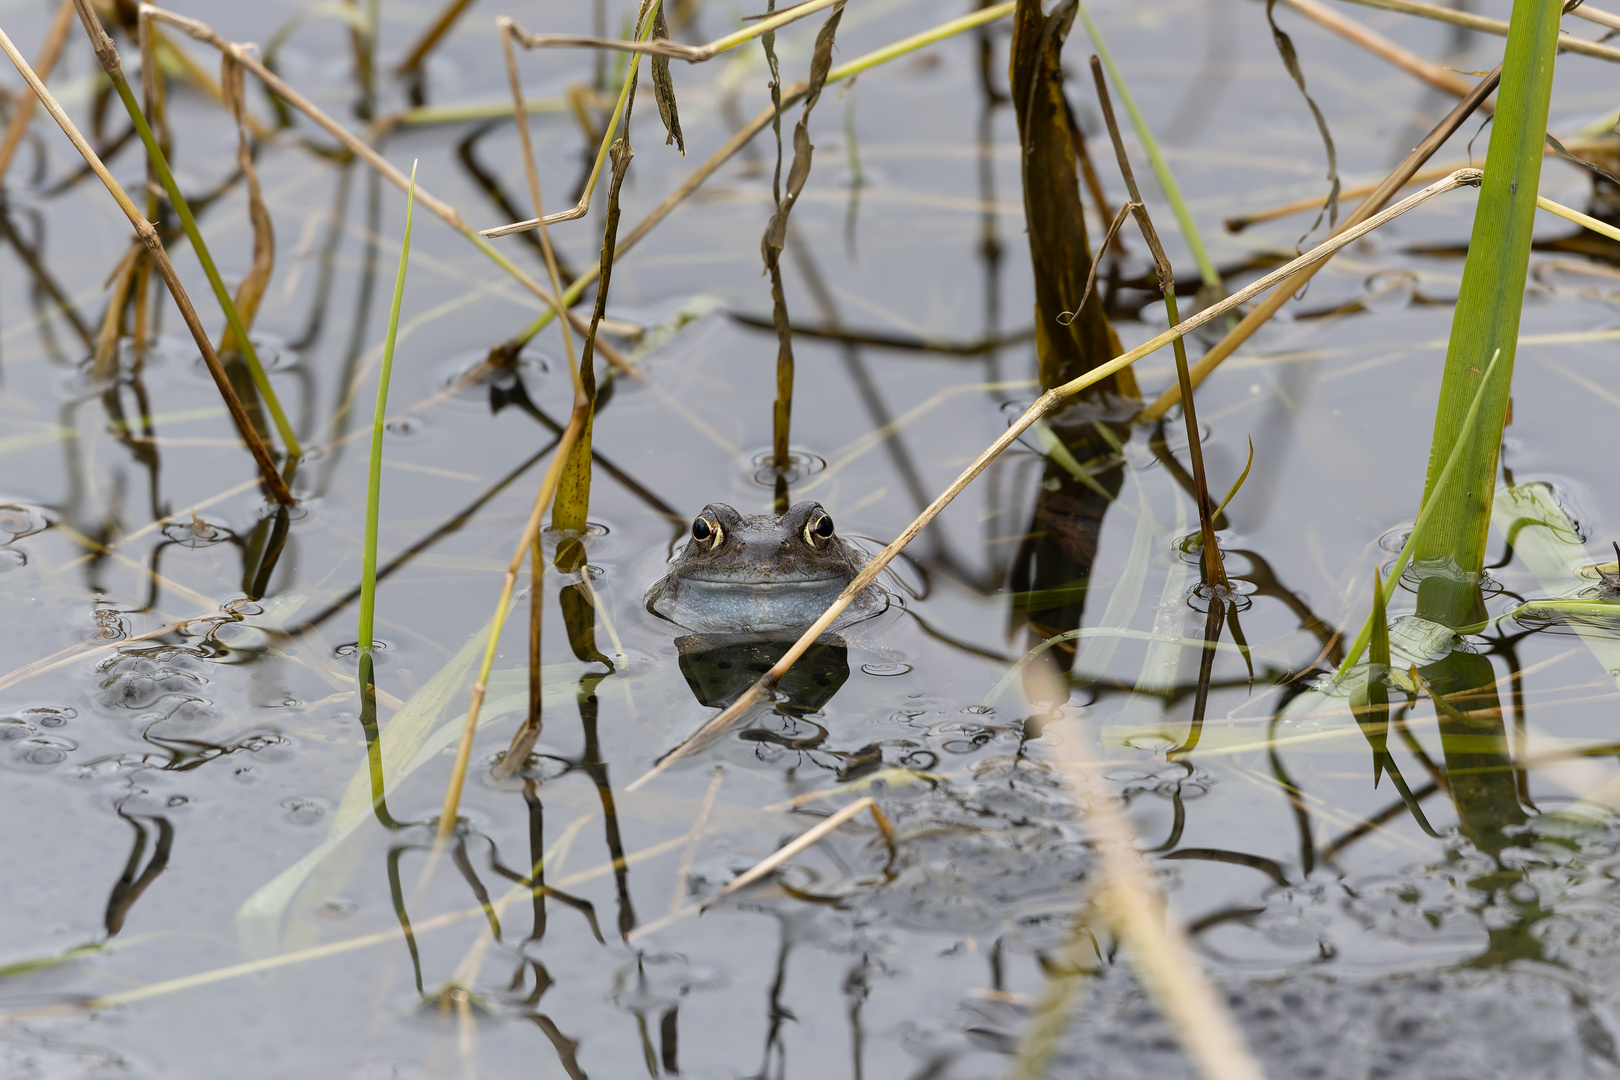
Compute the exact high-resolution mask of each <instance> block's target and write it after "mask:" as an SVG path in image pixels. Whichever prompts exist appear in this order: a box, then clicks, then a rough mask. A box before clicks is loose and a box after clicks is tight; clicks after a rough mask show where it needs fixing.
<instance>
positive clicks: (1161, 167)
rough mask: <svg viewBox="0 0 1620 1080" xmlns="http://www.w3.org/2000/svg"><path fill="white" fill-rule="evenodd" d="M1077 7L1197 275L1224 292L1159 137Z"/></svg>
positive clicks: (1085, 14) (1082, 9)
mask: <svg viewBox="0 0 1620 1080" xmlns="http://www.w3.org/2000/svg"><path fill="white" fill-rule="evenodd" d="M1076 6H1077V7H1078V9H1079V12H1080V19H1081V21H1082V22H1084V23H1085V24H1086V33H1088V34H1090V35H1091V43H1092V44H1093V45H1094V46H1096V48H1097V57H1098V58H1099V59H1100V60H1102V62H1103V66H1104V67H1105V68H1107V69H1108V78H1109V81H1110V82H1112V83H1113V84H1114V90H1115V92H1116V93H1118V94H1119V100H1120V101H1121V102H1122V103H1123V104H1124V106H1125V111H1126V112H1128V113H1130V115H1131V126H1132V127H1134V128H1135V129H1136V137H1137V138H1138V139H1140V140H1142V150H1143V151H1144V152H1145V153H1146V154H1147V156H1148V161H1149V163H1151V164H1152V166H1153V175H1154V176H1155V177H1157V178H1158V181H1159V188H1160V190H1161V191H1163V192H1164V198H1165V201H1166V202H1168V203H1169V204H1170V212H1171V213H1173V214H1175V216H1176V224H1178V225H1180V226H1181V239H1182V241H1183V242H1184V243H1185V244H1186V245H1187V251H1188V252H1190V253H1191V254H1192V257H1193V262H1194V263H1196V264H1197V265H1198V276H1199V278H1200V279H1202V280H1203V282H1204V284H1205V286H1207V287H1208V288H1210V289H1211V290H1215V291H1217V292H1222V291H1224V290H1225V286H1224V284H1223V283H1222V281H1221V275H1220V271H1218V270H1216V269H1215V264H1214V263H1213V262H1211V261H1210V258H1209V252H1208V251H1207V250H1205V248H1204V238H1203V237H1202V236H1201V235H1200V234H1199V232H1198V226H1197V224H1196V223H1194V221H1193V216H1192V211H1190V210H1188V209H1187V200H1186V199H1184V198H1182V197H1181V187H1180V185H1179V184H1177V183H1176V177H1175V174H1174V173H1172V172H1171V171H1170V164H1169V162H1167V161H1165V160H1164V153H1163V152H1162V151H1161V150H1160V149H1159V143H1158V140H1156V139H1155V138H1154V137H1153V131H1152V130H1151V129H1150V128H1149V127H1148V126H1147V121H1146V120H1145V119H1143V117H1142V112H1141V110H1140V109H1138V108H1137V107H1136V99H1135V98H1133V97H1132V96H1131V91H1130V88H1129V87H1127V86H1126V85H1125V80H1124V79H1123V78H1122V77H1121V76H1120V74H1119V69H1118V68H1116V67H1115V66H1114V57H1113V55H1112V54H1111V53H1110V52H1109V51H1108V45H1107V44H1106V43H1105V42H1104V41H1103V39H1102V34H1100V33H1099V32H1098V31H1097V24H1096V23H1094V22H1092V21H1091V13H1090V12H1088V11H1087V10H1086V6H1085V5H1084V4H1078V5H1076Z"/></svg>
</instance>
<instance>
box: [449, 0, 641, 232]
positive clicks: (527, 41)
mask: <svg viewBox="0 0 1620 1080" xmlns="http://www.w3.org/2000/svg"><path fill="white" fill-rule="evenodd" d="M659 2H660V0H653V4H652V6H651V7H649V8H648V9H647V16H646V18H647V25H646V27H645V28H644V29H643V31H642V34H643V37H642V39H641V40H642V42H645V41H646V40H648V39H650V38H651V37H652V33H653V25H654V24H655V23H656V22H657V21H658V20H657V15H658V5H659ZM496 24H497V25H498V26H499V27H500V29H501V36H502V38H503V39H504V40H507V41H516V42H517V43H518V44H519V45H522V46H523V47H524V48H525V49H533V48H535V44H534V43H535V42H536V41H537V38H536V36H535V35H534V34H531V33H529V32H528V31H527V30H525V29H523V27H521V26H519V25H518V24H517V23H516V22H514V21H513V20H511V19H510V18H508V17H507V16H505V15H502V16H501V17H500V18H499V19H497V20H496ZM626 44H636V42H628V43H626ZM640 63H641V58H640V57H639V56H638V57H635V58H634V59H633V61H632V62H631V63H630V64H628V65H626V67H627V68H628V70H627V71H626V72H625V73H624V85H623V86H622V87H620V89H619V100H618V101H617V102H615V103H614V105H613V111H612V113H610V114H609V116H608V124H607V130H606V131H604V132H603V133H602V144H601V145H600V146H599V147H597V150H596V161H595V162H593V163H592V164H591V173H590V175H589V176H587V177H586V178H585V190H584V191H583V192H581V193H580V196H579V202H577V203H575V204H574V205H573V206H572V207H570V208H569V209H567V210H559V211H558V212H557V213H555V214H548V215H546V216H545V217H544V223H545V224H547V225H555V224H557V223H558V222H560V221H574V220H576V219H577V218H582V217H584V216H585V214H586V213H587V212H588V211H589V210H590V208H591V196H592V195H594V194H595V193H596V181H597V180H598V179H599V178H600V177H601V175H602V166H603V165H604V164H605V163H606V162H607V158H608V148H609V147H610V146H612V145H613V139H614V137H615V136H616V135H617V134H618V131H619V121H620V118H622V117H623V116H624V114H625V110H626V109H627V108H628V107H629V105H630V90H631V87H633V86H634V85H635V82H636V72H637V70H638V68H639V65H640ZM540 223H541V219H540V218H531V219H530V220H529V221H526V222H521V223H519V224H520V225H522V226H525V228H520V227H519V226H518V225H501V226H499V227H497V228H494V229H484V230H482V231H480V232H479V234H478V235H479V236H483V237H487V238H489V239H491V240H493V239H496V238H498V237H502V236H506V235H508V234H510V233H515V232H524V231H526V230H527V229H532V228H534V227H536V226H537V225H539V224H540Z"/></svg>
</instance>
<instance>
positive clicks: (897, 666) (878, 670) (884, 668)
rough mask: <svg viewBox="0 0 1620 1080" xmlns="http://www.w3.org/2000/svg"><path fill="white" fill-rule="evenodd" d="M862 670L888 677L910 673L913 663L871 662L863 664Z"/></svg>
mask: <svg viewBox="0 0 1620 1080" xmlns="http://www.w3.org/2000/svg"><path fill="white" fill-rule="evenodd" d="M861 670H862V671H864V672H866V674H868V675H876V676H878V677H879V678H888V677H891V676H894V675H906V674H909V673H910V672H911V665H910V664H901V663H898V662H894V663H890V662H882V663H871V664H862V665H861Z"/></svg>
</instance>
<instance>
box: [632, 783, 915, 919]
mask: <svg viewBox="0 0 1620 1080" xmlns="http://www.w3.org/2000/svg"><path fill="white" fill-rule="evenodd" d="M720 777H721V772H720V770H719V769H716V770H715V777H714V779H713V780H712V781H710V783H709V793H708V795H707V797H705V799H704V802H703V809H702V811H701V812H700V814H699V818H698V820H699V823H700V824H698V825H695V826H694V827H693V829H692V831H691V832H690V833H688V835H687V847H688V850H689V851H690V850H695V849H696V846H697V841H698V839H699V838H700V837H701V836H702V831H703V830H702V825H701V822H702V821H703V820H705V819H706V818H707V817H708V814H709V811H710V810H711V809H712V808H713V802H714V795H715V793H716V792H717V791H719V789H720ZM862 810H868V811H870V812H871V814H872V823H873V824H875V825H876V826H877V828H878V832H879V833H880V834H882V836H883V842H884V844H885V845H887V846H888V849H889V862H888V867H887V870H892V869H893V868H894V860H895V859H896V858H898V857H899V855H900V849H899V847H898V846H897V841H896V837H895V833H894V826H893V825H891V824H890V823H889V819H888V817H887V815H885V814H884V813H883V810H882V808H881V807H879V806H878V804H877V800H875V799H873V798H872V797H871V796H863V797H862V798H859V799H856V800H855V801H854V802H852V803H850V804H849V805H848V806H845V807H843V808H842V809H840V810H838V811H837V812H835V813H832V814H829V815H828V816H827V817H826V818H824V819H822V820H821V821H819V822H817V823H816V824H815V825H814V826H812V827H811V828H810V829H809V830H807V831H806V832H805V833H803V834H802V835H800V836H798V837H796V838H795V839H793V840H790V841H788V842H787V843H786V844H783V845H782V846H781V847H780V848H778V849H777V850H776V851H774V852H772V853H771V854H769V855H767V856H765V858H763V859H761V860H760V861H759V862H757V863H755V864H754V865H753V866H751V867H749V868H748V869H747V870H745V871H743V873H741V874H739V875H738V876H737V877H735V878H733V879H732V880H731V881H730V882H729V883H728V884H727V885H726V887H725V888H723V889H721V890H720V891H719V892H717V893H715V894H714V895H713V896H711V897H709V898H708V899H707V900H705V901H703V902H702V903H699V904H686V905H682V904H681V897H682V891H683V889H684V884H682V885H678V886H677V890H676V893H675V899H674V902H673V903H672V904H671V906H670V910H669V914H667V915H665V916H664V917H663V918H660V919H654V920H653V921H652V922H649V923H643V924H642V925H640V926H638V927H636V928H635V929H634V930H632V931H631V932H630V933H629V934H628V935H627V936H626V938H625V940H626V941H627V942H633V941H635V940H637V939H638V938H643V937H646V936H647V935H648V934H653V933H657V932H658V931H659V930H662V929H664V928H665V927H666V926H669V925H670V924H672V923H677V922H680V921H681V920H682V919H685V918H688V917H689V916H692V915H701V914H702V913H703V912H705V911H707V910H708V909H709V908H710V907H711V906H713V905H714V904H717V903H719V902H720V901H721V900H724V899H725V898H726V897H728V896H730V895H731V894H732V893H734V892H736V891H737V890H739V889H744V888H747V887H748V886H749V885H752V884H753V883H754V882H756V881H758V880H760V879H761V878H763V877H764V876H765V875H766V874H769V873H771V872H772V871H773V870H775V869H776V868H777V867H779V866H781V865H783V864H784V863H786V862H787V861H788V860H789V859H791V858H793V857H794V856H796V855H799V854H802V853H803V852H805V851H808V850H809V849H810V848H812V847H814V846H815V845H816V844H818V843H820V842H821V841H822V840H823V839H825V838H826V837H828V836H830V835H831V834H832V833H834V832H836V831H837V830H838V828H839V827H840V826H842V825H843V824H844V823H846V822H848V821H849V820H850V819H851V818H853V817H855V816H856V815H858V814H859V813H860V812H861V811H862ZM690 869H691V867H690V864H683V868H682V871H681V882H682V883H684V881H685V878H686V873H687V872H688V871H689V870H690Z"/></svg>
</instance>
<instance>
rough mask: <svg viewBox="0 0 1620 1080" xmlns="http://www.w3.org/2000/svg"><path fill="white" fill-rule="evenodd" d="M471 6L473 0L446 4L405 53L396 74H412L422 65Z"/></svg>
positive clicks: (455, 0) (454, 0) (459, 0)
mask: <svg viewBox="0 0 1620 1080" xmlns="http://www.w3.org/2000/svg"><path fill="white" fill-rule="evenodd" d="M471 6H472V0H450V2H449V3H447V4H445V5H444V7H443V8H441V9H440V11H439V14H438V15H436V16H434V19H433V21H432V22H431V23H429V24H428V28H427V29H426V30H424V31H422V36H421V37H419V38H417V39H416V43H415V44H414V45H412V46H411V47H410V49H409V51H407V52H406V53H405V59H403V60H401V61H400V62H399V64H398V66H396V67H395V68H394V74H395V75H400V76H404V75H410V74H413V73H414V72H415V71H416V69H417V68H419V67H421V66H422V61H423V60H426V59H427V55H428V53H430V52H432V51H433V50H434V49H435V48H436V47H437V46H438V44H439V41H440V40H441V39H442V38H443V37H444V35H445V34H447V33H449V32H450V28H451V27H452V26H454V25H455V22H456V20H457V19H459V18H461V13H462V12H463V11H466V10H467V9H468V8H469V7H471Z"/></svg>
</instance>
